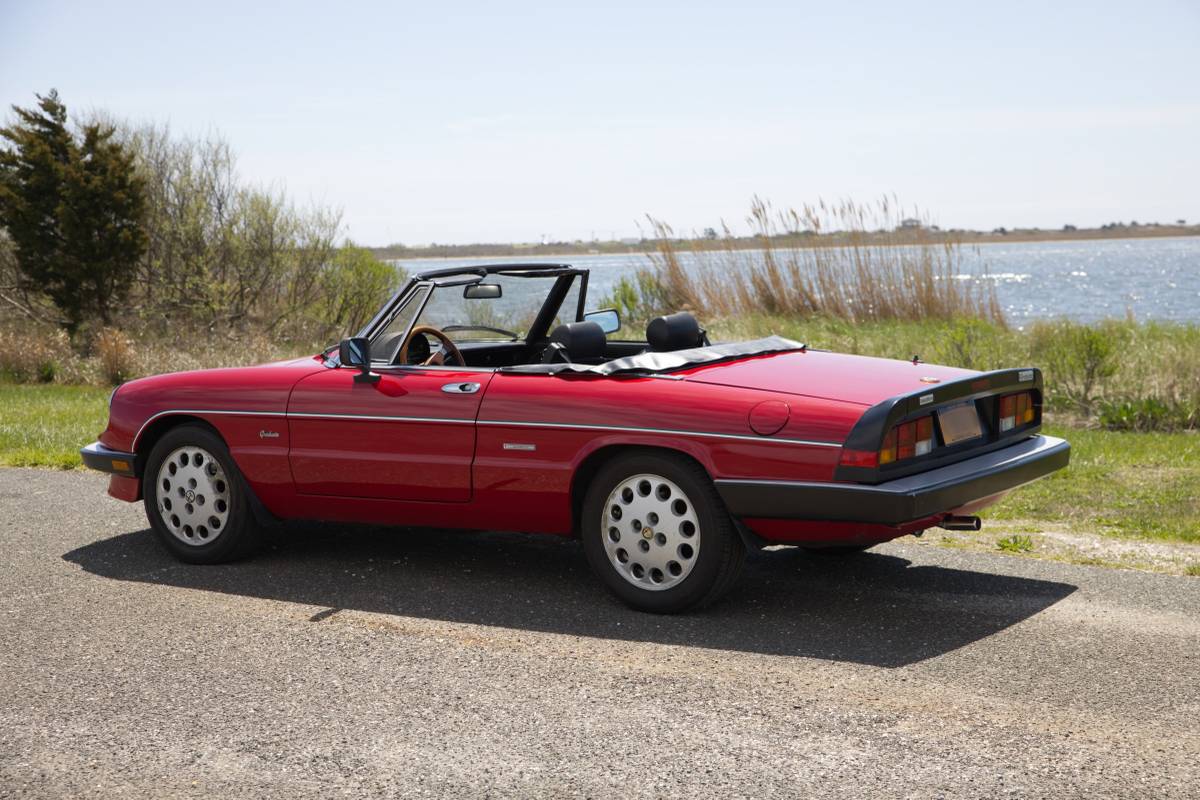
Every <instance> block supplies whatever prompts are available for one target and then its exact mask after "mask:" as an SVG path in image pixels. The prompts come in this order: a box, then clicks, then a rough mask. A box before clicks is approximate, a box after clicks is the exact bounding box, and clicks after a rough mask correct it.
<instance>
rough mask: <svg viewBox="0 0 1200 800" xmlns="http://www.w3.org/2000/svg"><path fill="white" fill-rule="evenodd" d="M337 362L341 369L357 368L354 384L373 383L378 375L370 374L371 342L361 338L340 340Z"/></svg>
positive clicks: (377, 378)
mask: <svg viewBox="0 0 1200 800" xmlns="http://www.w3.org/2000/svg"><path fill="white" fill-rule="evenodd" d="M338 360H339V361H341V362H342V366H343V367H358V369H359V373H358V374H357V375H355V376H354V382H355V383H375V382H376V381H378V380H379V375H377V374H375V373H373V372H371V340H370V339H367V338H365V337H362V336H356V337H354V338H352V339H342V341H341V344H339V345H338Z"/></svg>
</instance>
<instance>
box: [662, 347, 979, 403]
mask: <svg viewBox="0 0 1200 800" xmlns="http://www.w3.org/2000/svg"><path fill="white" fill-rule="evenodd" d="M676 374H680V375H683V376H684V377H685V379H686V380H688V381H695V382H699V383H711V384H716V385H719V386H738V387H743V388H747V389H765V390H767V391H773V392H780V393H782V394H793V395H804V396H807V397H819V398H823V399H828V400H840V401H843V402H848V403H858V404H860V405H864V406H872V405H875V404H876V403H879V402H882V401H884V400H887V399H889V398H891V397H895V396H897V395H900V394H907V393H909V392H915V391H918V390H920V389H922V388H925V387H931V386H936V385H937V384H938V383H943V382H947V381H952V380H955V379H958V378H965V377H968V376H970V375H975V374H978V373H975V372H973V371H971V370H966V369H956V368H954V367H939V366H936V365H934V364H926V363H923V362H917V363H915V364H914V363H913V362H912V361H895V360H892V359H888V358H871V357H868V356H852V355H845V354H843V353H827V352H823V351H820V350H805V351H792V352H788V353H775V354H772V355H764V356H758V357H754V358H745V359H740V360H738V361H728V362H724V363H720V364H711V365H707V366H702V367H697V368H695V369H691V370H688V371H686V372H682V373H676Z"/></svg>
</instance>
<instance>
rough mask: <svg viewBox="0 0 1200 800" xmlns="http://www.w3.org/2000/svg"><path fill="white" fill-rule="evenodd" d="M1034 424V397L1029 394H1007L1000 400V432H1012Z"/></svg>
mask: <svg viewBox="0 0 1200 800" xmlns="http://www.w3.org/2000/svg"><path fill="white" fill-rule="evenodd" d="M1030 422H1033V395H1032V394H1030V393H1029V392H1018V393H1017V394H1006V395H1004V397H1001V398H1000V432H1001V433H1003V432H1005V431H1011V430H1012V429H1013V428H1019V427H1021V426H1022V425H1027V424H1028V423H1030Z"/></svg>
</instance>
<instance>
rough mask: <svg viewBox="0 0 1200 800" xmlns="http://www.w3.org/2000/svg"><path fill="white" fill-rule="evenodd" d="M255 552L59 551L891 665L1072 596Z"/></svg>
mask: <svg viewBox="0 0 1200 800" xmlns="http://www.w3.org/2000/svg"><path fill="white" fill-rule="evenodd" d="M271 539H272V544H271V545H270V546H269V547H267V548H266V549H265V550H264V551H263V552H262V553H260V554H259V555H258V556H256V557H255V558H253V559H250V560H247V561H243V562H239V563H235V564H225V565H220V566H207V567H204V566H191V565H186V564H181V563H179V562H177V561H175V560H174V559H173V558H172V557H171V556H169V555H168V554H167V553H166V551H165V550H164V549H163V548H162V547H161V546H160V545H159V544H158V542H157V541H155V539H154V535H153V533H152V532H151V531H149V530H143V531H138V532H135V533H126V534H122V535H119V536H115V537H112V538H110V539H104V540H102V541H98V542H95V543H93V544H89V545H86V546H84V547H81V548H79V549H77V550H72V551H71V552H69V553H67V554H66V555H64V556H63V558H64V559H65V560H67V561H69V562H71V563H74V564H78V565H79V566H80V567H82V568H83V569H84V570H86V571H87V572H89V573H92V574H95V575H99V576H102V577H105V578H111V579H115V580H124V581H139V582H144V583H152V584H158V585H162V586H168V587H179V588H187V589H200V590H204V591H210V592H221V593H225V594H234V595H242V596H245V597H257V598H265V599H270V600H282V601H285V602H291V603H301V604H306V605H312V606H317V607H319V610H317V611H316V613H314V614H313V616H312V621H313V623H314V624H322V623H323V622H324V620H327V619H328V618H329V617H331V616H332V615H334V614H335V613H338V612H340V611H343V610H357V611H366V612H372V613H378V614H395V615H401V616H410V617H424V618H429V619H437V620H445V621H450V622H464V623H473V624H478V625H493V626H501V627H507V628H520V629H526V630H531V631H543V632H551V633H561V634H568V635H573V636H593V637H602V638H610V639H621V640H629V641H645V642H657V643H661V644H674V645H688V646H695V647H709V648H717V649H723V650H740V651H745V652H753V653H764V654H771V655H788V656H806V657H810V658H823V659H832V660H837V661H849V662H855V663H860V664H868V665H874V666H880V667H899V666H904V665H906V664H911V663H914V662H917V661H922V660H924V659H928V658H933V657H935V656H939V655H942V654H943V653H947V652H949V651H951V650H955V649H957V648H959V647H963V646H965V645H968V644H970V643H972V642H975V641H977V640H979V639H982V638H984V637H986V636H990V635H992V634H994V633H997V632H999V631H1002V630H1004V629H1005V628H1008V627H1010V626H1012V625H1015V624H1017V623H1019V622H1021V621H1022V620H1025V619H1027V618H1029V617H1031V616H1033V615H1034V614H1036V613H1038V612H1039V611H1042V610H1043V609H1045V608H1047V607H1049V606H1051V605H1053V604H1054V603H1056V602H1058V601H1059V600H1061V599H1063V598H1064V597H1066V596H1067V595H1069V594H1071V593H1072V592H1074V591H1075V589H1076V587H1075V586H1072V585H1070V584H1065V583H1055V582H1050V581H1043V580H1035V579H1029V578H1020V577H1014V576H1010V575H998V574H993V573H987V572H973V571H965V570H957V569H949V568H945V567H938V566H911V562H909V561H908V560H906V559H903V558H899V557H896V556H893V555H887V554H883V553H873V552H867V553H864V554H862V555H859V556H856V557H851V558H831V557H822V556H814V555H810V554H807V553H805V552H804V551H802V550H799V549H795V548H785V549H779V550H768V551H763V552H761V553H753V554H751V556H750V558H749V559H748V561H747V565H746V571H745V572H744V573H743V575H742V578H741V580H740V581H739V582H738V584H737V586H736V587H735V588H734V590H733V591H731V592H730V593H729V595H728V596H727V597H726V598H725V599H724V600H723V601H721V602H720V603H718V604H717V605H715V606H714V607H712V608H709V609H705V610H703V611H699V612H695V613H691V614H685V615H680V616H673V617H663V616H656V615H651V614H643V613H639V612H636V611H632V610H630V609H627V608H626V607H624V606H623V605H621V604H619V603H618V602H617V601H616V600H614V599H613V598H612V597H611V596H610V595H609V594H608V593H607V592H606V591H605V589H604V587H603V586H602V585H601V583H600V582H599V581H598V580H597V579H596V578H595V577H593V575H592V574H591V572H590V570H589V569H588V566H587V563H586V561H585V560H584V557H583V550H582V548H581V547H580V546H579V544H578V542H575V541H569V540H562V539H559V538H557V537H548V536H532V535H524V534H512V533H462V532H455V531H443V530H426V529H405V530H396V529H380V528H366V527H354V526H343V525H319V524H308V523H306V524H299V525H291V524H290V525H288V526H286V527H284V528H282V529H280V530H276V531H273V532H272V536H271Z"/></svg>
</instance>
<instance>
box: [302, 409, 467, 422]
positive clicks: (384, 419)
mask: <svg viewBox="0 0 1200 800" xmlns="http://www.w3.org/2000/svg"><path fill="white" fill-rule="evenodd" d="M287 416H288V418H289V419H290V418H292V417H296V418H298V419H347V420H354V421H356V422H358V421H366V422H432V423H445V424H447V425H474V424H475V420H473V419H447V418H446V417H392V416H372V415H370V414H315V413H308V412H304V411H293V412H291V413H289V414H288V415H287Z"/></svg>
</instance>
